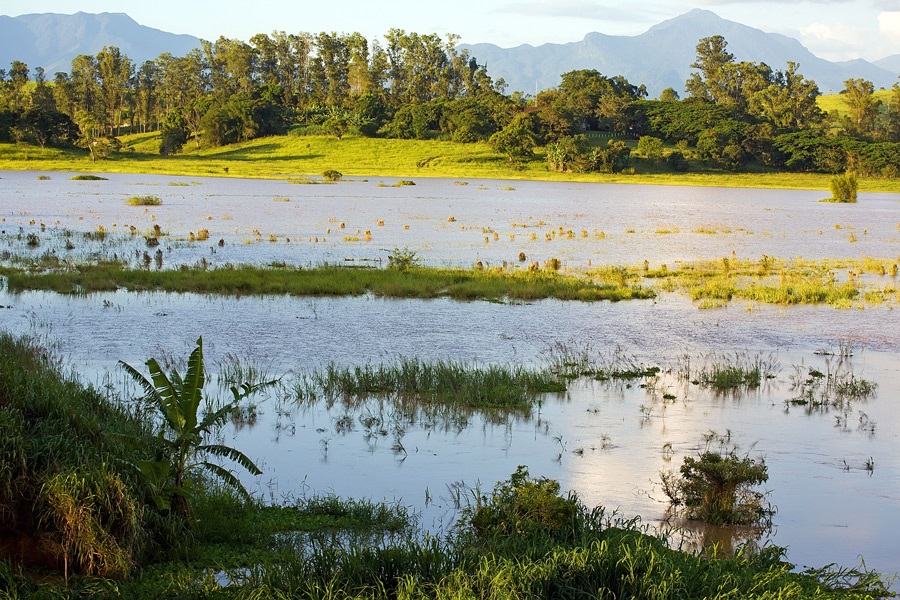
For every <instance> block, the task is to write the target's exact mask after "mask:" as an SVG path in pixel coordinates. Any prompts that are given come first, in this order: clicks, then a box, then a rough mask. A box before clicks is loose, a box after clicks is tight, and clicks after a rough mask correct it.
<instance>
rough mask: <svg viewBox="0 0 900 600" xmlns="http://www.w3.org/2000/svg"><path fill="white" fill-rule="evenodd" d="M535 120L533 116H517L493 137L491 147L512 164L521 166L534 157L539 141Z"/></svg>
mask: <svg viewBox="0 0 900 600" xmlns="http://www.w3.org/2000/svg"><path fill="white" fill-rule="evenodd" d="M535 120H536V119H535V117H533V116H532V115H527V114H521V115H517V116H516V117H515V118H514V119H513V120H512V122H511V123H510V124H509V125H507V126H506V127H504V128H503V129H501V130H500V131H498V132H496V133H495V134H494V135H492V136H491V138H490V140H489V142H490V144H491V147H492V148H493V149H494V150H495V151H496V152H499V153H501V154H505V155H506V156H507V158H508V159H509V162H510V164H512V165H515V166H519V165H521V164H522V163H523V162H524V161H526V160H528V159H529V158H532V157H533V156H534V147H535V146H536V145H537V139H538V135H537V131H536V125H537V124H536V123H535Z"/></svg>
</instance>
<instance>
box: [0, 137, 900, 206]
mask: <svg viewBox="0 0 900 600" xmlns="http://www.w3.org/2000/svg"><path fill="white" fill-rule="evenodd" d="M122 140H123V142H124V143H125V147H126V149H127V150H128V151H126V152H122V153H116V154H113V155H112V156H111V157H110V158H109V159H106V160H98V161H97V162H94V163H92V162H91V161H90V158H89V156H88V154H87V153H86V152H84V151H82V150H75V149H66V150H63V149H58V148H46V149H41V148H39V147H31V146H28V145H27V144H22V145H20V146H16V145H15V144H0V170H46V171H83V172H98V173H153V174H165V175H186V176H216V177H248V178H279V177H286V176H288V175H310V174H312V175H321V174H322V173H323V172H325V171H326V170H329V169H334V170H337V171H340V172H341V173H343V174H344V175H345V176H349V177H449V178H458V179H466V178H490V179H519V180H543V181H586V182H604V183H634V184H650V185H693V186H712V187H750V188H784V189H818V190H827V189H828V186H829V183H830V181H831V176H830V175H824V174H816V173H777V172H754V173H732V172H729V171H721V170H710V169H703V170H699V171H697V172H689V173H660V172H657V171H658V169H655V168H651V167H645V166H644V165H643V163H638V164H637V171H638V172H637V174H635V175H624V174H600V173H589V174H576V173H557V172H555V171H551V170H549V169H548V168H547V165H546V163H545V161H544V157H543V155H542V154H540V153H538V154H537V155H536V157H535V159H534V160H532V161H529V162H527V163H526V164H525V165H524V166H523V167H522V168H521V169H515V168H513V167H512V166H511V165H510V164H509V161H508V160H507V158H506V157H505V156H503V155H500V154H497V153H496V152H494V151H493V150H492V149H491V147H490V146H489V145H488V144H486V143H475V144H458V143H454V142H450V141H423V140H394V139H375V138H365V137H358V136H346V137H344V138H343V139H341V140H338V139H336V138H333V137H326V136H301V137H291V136H276V137H268V138H260V139H256V140H253V141H250V142H247V143H243V144H235V145H231V146H226V147H222V148H212V149H203V150H200V151H197V150H192V149H187V148H188V147H186V151H185V152H184V153H183V154H179V155H175V156H169V157H161V156H160V155H159V153H158V148H159V141H158V134H155V133H151V134H135V135H131V136H125V137H123V138H122ZM26 151H27V160H26ZM859 185H860V188H859V189H860V191H862V192H900V180H897V179H880V178H860V181H859Z"/></svg>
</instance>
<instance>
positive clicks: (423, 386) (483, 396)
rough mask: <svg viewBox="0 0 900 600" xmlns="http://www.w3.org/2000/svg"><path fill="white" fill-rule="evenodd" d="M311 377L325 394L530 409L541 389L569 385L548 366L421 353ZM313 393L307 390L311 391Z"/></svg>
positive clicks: (560, 389) (560, 388)
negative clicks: (427, 358) (425, 358)
mask: <svg viewBox="0 0 900 600" xmlns="http://www.w3.org/2000/svg"><path fill="white" fill-rule="evenodd" d="M309 379H310V383H311V384H312V386H314V388H315V390H317V391H314V392H312V393H313V394H316V395H319V396H321V397H328V398H341V397H357V398H359V397H363V398H364V397H368V396H372V395H389V394H397V395H400V396H403V397H406V398H412V399H415V400H417V401H420V402H429V403H439V404H444V405H458V406H462V407H465V408H475V409H505V410H524V411H527V410H529V409H530V407H531V405H532V403H533V402H534V399H535V397H536V394H539V393H545V392H563V391H565V389H566V386H565V384H564V383H562V382H561V381H560V380H558V379H557V378H556V377H555V376H553V375H552V374H550V373H549V372H547V371H534V370H529V369H524V368H522V367H503V366H496V365H493V366H484V367H479V366H476V365H470V364H466V363H459V362H453V361H436V362H430V363H425V362H422V361H420V360H418V359H416V358H405V359H399V360H397V361H396V362H394V363H392V364H387V365H379V366H372V365H366V366H365V367H354V368H343V369H339V368H337V367H334V366H329V367H327V368H326V369H324V370H320V371H316V372H314V373H313V374H312V375H311V376H310V378H309ZM306 387H307V390H309V386H308V385H307V386H306ZM309 394H310V392H309V391H307V393H306V395H309Z"/></svg>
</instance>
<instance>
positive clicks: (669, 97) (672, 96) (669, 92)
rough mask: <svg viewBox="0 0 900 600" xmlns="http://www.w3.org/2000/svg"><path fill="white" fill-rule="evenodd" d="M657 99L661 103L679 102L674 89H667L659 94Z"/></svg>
mask: <svg viewBox="0 0 900 600" xmlns="http://www.w3.org/2000/svg"><path fill="white" fill-rule="evenodd" d="M659 99H660V100H661V101H663V102H676V101H678V100H679V98H678V92H676V91H675V88H670V87H667V88H666V89H664V90H663V91H662V92H660V94H659Z"/></svg>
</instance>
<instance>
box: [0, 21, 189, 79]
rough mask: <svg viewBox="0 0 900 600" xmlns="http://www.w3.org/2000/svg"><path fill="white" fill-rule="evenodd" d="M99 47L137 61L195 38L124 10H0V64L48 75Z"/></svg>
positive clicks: (182, 47)
mask: <svg viewBox="0 0 900 600" xmlns="http://www.w3.org/2000/svg"><path fill="white" fill-rule="evenodd" d="M104 46H117V47H118V48H119V49H121V50H122V52H123V53H124V54H127V55H128V57H129V58H130V59H131V60H132V61H133V62H134V63H135V64H136V65H140V64H141V63H143V62H144V61H146V60H152V59H154V58H156V57H158V56H159V55H160V54H162V53H163V52H171V53H172V54H174V55H176V56H183V55H185V54H187V53H188V52H190V51H191V50H193V49H194V48H198V47H199V46H200V40H199V39H197V38H195V37H193V36H190V35H176V34H174V33H167V32H165V31H160V30H159V29H153V28H151V27H145V26H143V25H140V24H139V23H137V22H136V21H134V20H133V19H132V18H131V17H129V16H128V15H126V14H124V13H99V14H90V13H84V12H78V13H75V14H74V15H60V14H52V13H50V14H31V15H20V16H18V17H8V16H3V15H0V68H4V69H9V64H10V63H11V62H12V61H13V60H21V61H22V62H24V63H26V64H27V65H28V66H29V68H31V70H32V72H33V71H34V68H35V67H43V68H44V70H45V71H46V72H47V78H48V79H52V77H53V74H54V73H55V72H57V71H66V72H68V71H69V70H70V68H71V65H72V59H73V58H75V57H76V56H77V55H79V54H91V55H96V54H97V53H98V52H100V51H101V50H102V49H103V47H104Z"/></svg>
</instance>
